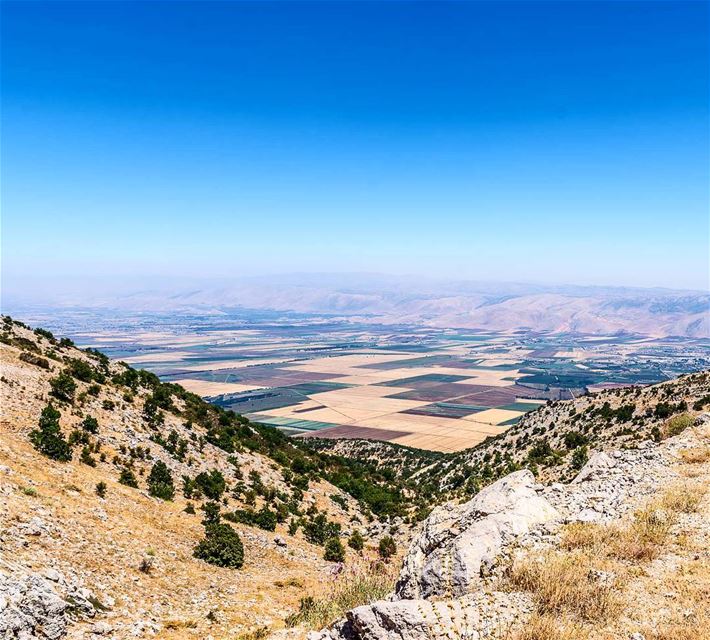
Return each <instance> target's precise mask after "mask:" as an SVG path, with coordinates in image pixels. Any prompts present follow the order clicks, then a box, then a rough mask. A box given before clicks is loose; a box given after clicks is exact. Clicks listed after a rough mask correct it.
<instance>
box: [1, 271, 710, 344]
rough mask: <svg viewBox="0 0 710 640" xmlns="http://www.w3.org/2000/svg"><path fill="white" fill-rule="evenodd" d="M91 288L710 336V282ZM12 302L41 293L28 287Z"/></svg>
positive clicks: (442, 321)
mask: <svg viewBox="0 0 710 640" xmlns="http://www.w3.org/2000/svg"><path fill="white" fill-rule="evenodd" d="M67 287H68V288H67V290H66V291H64V292H63V293H62V292H56V291H55V292H49V293H48V294H47V296H46V297H45V298H43V300H42V302H43V303H44V304H45V305H70V306H71V305H73V306H79V307H81V306H82V305H83V304H84V302H83V301H85V300H86V299H88V296H87V295H86V291H84V290H81V291H77V292H76V293H72V292H71V289H70V288H69V285H67ZM109 291H110V293H108V294H107V293H106V289H105V288H102V290H101V291H97V292H96V295H92V296H91V299H93V300H95V301H96V302H95V303H94V307H101V308H106V309H111V308H118V309H126V310H132V311H141V310H142V311H153V310H155V309H160V310H162V311H170V312H176V313H180V312H189V313H201V314H212V313H222V312H224V311H225V310H229V309H234V308H242V309H256V310H267V309H268V310H276V311H291V312H299V313H309V314H329V315H336V316H345V317H346V318H347V319H352V320H357V319H359V318H360V317H367V319H368V321H370V322H373V321H375V322H383V323H402V322H414V323H423V324H427V325H430V326H437V327H462V328H483V329H498V330H503V329H518V328H528V329H531V330H536V331H575V332H580V333H605V334H608V333H616V332H630V333H643V334H649V335H660V336H666V335H677V336H692V337H709V336H710V295H708V293H707V292H702V291H674V290H669V289H640V288H628V287H626V288H624V287H589V286H587V287H581V286H568V285H560V286H544V285H531V284H519V283H490V282H467V281H459V282H457V281H446V280H435V279H427V278H412V277H393V276H386V275H379V274H297V275H292V276H280V277H279V276H269V277H266V276H265V277H260V278H234V279H230V280H224V281H222V282H219V283H217V284H214V283H209V284H205V283H204V282H200V281H195V282H191V283H187V284H186V283H185V282H170V283H162V284H160V283H157V284H155V285H154V286H152V287H147V286H146V285H143V284H141V285H137V284H134V285H133V286H131V285H130V284H129V283H122V284H117V285H116V287H115V288H114V289H113V290H109ZM5 295H6V306H8V303H9V306H10V307H13V306H16V307H18V308H19V307H21V306H22V304H25V303H31V302H37V300H32V299H31V298H28V296H27V294H23V293H21V292H14V293H13V292H10V294H7V293H6V294H5Z"/></svg>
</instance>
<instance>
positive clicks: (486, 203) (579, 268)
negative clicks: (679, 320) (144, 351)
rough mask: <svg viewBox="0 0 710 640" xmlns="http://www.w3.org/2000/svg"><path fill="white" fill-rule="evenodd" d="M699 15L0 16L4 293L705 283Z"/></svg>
mask: <svg viewBox="0 0 710 640" xmlns="http://www.w3.org/2000/svg"><path fill="white" fill-rule="evenodd" d="M707 25H708V4H707V3H701V2H689V3H684V2H669V3H665V2H614V1H610V2H576V1H565V2H557V3H546V2H533V1H521V2H469V3H465V2H457V3H446V2H437V3H405V2H389V3H385V2H351V3H346V2H342V3H336V2H316V3H300V2H280V3H269V2H252V3H240V2H217V3H211V2H199V3H190V2H173V3H167V2H135V3H122V2H85V3H64V2H48V3H42V2H3V3H2V107H3V112H2V128H3V131H2V205H3V219H2V223H3V229H2V231H3V245H2V248H3V273H4V277H3V279H4V283H3V284H4V286H5V288H6V289H8V288H12V286H13V285H14V284H15V283H20V282H21V277H22V276H27V275H28V274H30V275H31V274H32V273H35V274H42V276H43V277H44V276H45V275H46V277H47V279H48V281H49V282H52V281H55V280H56V281H57V283H58V285H57V286H61V285H60V283H61V281H63V280H65V279H68V278H81V277H82V275H83V274H91V275H92V276H94V277H96V276H104V275H105V276H107V277H109V276H111V277H114V278H115V277H122V276H131V275H135V274H148V275H151V276H158V277H159V276H161V275H168V274H170V275H178V276H181V275H185V276H187V275H190V276H198V277H203V276H204V277H206V278H209V277H213V276H214V277H224V276H230V275H235V276H237V275H252V274H262V273H267V274H268V273H279V272H301V271H317V272H323V271H325V272H328V271H335V272H339V271H371V272H372V271H380V272H387V273H394V274H427V275H436V276H443V277H455V278H472V279H479V280H514V281H534V282H550V283H578V284H612V285H640V286H667V287H680V288H696V289H702V288H707V286H708V246H709V244H710V239H709V237H708V234H709V229H708V92H709V87H708V60H709V59H710V56H709V49H708V29H707Z"/></svg>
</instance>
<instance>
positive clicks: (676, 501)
mask: <svg viewBox="0 0 710 640" xmlns="http://www.w3.org/2000/svg"><path fill="white" fill-rule="evenodd" d="M706 492H707V487H706V486H705V485H704V484H699V483H694V484H691V483H684V484H678V485H675V486H673V487H671V488H670V489H668V490H667V491H666V492H665V493H664V494H663V495H662V496H661V498H660V500H659V503H660V506H661V507H662V508H663V509H665V510H666V511H669V512H671V513H695V512H697V510H698V507H699V506H700V502H701V501H702V499H703V496H704V495H705V493H706Z"/></svg>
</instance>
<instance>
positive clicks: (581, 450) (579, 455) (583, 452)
mask: <svg viewBox="0 0 710 640" xmlns="http://www.w3.org/2000/svg"><path fill="white" fill-rule="evenodd" d="M587 460H589V453H588V451H587V447H586V446H583V447H578V448H577V449H575V450H574V453H573V454H572V467H574V468H575V469H581V468H582V467H583V466H584V465H585V464H587Z"/></svg>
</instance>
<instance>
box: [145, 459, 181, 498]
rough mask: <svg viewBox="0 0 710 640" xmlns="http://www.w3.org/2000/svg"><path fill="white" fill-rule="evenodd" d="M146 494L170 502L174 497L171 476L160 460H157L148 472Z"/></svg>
mask: <svg viewBox="0 0 710 640" xmlns="http://www.w3.org/2000/svg"><path fill="white" fill-rule="evenodd" d="M148 492H149V493H150V495H151V496H154V497H156V498H160V499H161V500H172V499H173V498H174V497H175V487H174V485H173V476H172V474H171V473H170V469H168V467H167V465H166V464H165V463H164V462H163V461H162V460H158V461H157V462H156V463H155V464H154V465H153V468H152V469H151V470H150V475H149V476H148Z"/></svg>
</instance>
